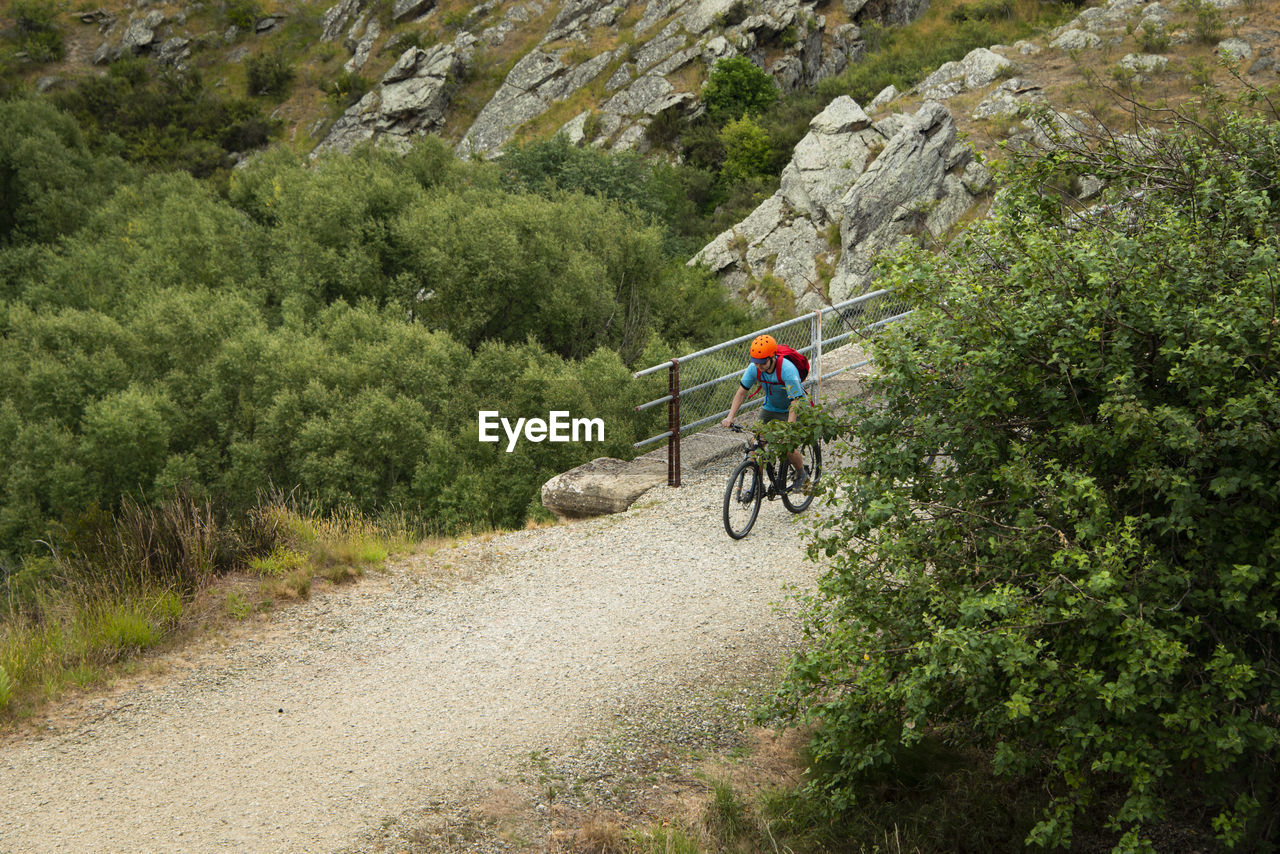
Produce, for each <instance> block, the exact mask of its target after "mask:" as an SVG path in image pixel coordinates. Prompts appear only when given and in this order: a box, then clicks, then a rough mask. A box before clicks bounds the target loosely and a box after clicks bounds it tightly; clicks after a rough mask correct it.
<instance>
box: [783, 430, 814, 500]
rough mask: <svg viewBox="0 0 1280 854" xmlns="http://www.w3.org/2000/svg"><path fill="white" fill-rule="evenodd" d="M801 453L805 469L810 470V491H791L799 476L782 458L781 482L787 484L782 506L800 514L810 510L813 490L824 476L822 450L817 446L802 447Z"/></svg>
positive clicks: (784, 489)
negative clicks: (794, 481) (793, 482)
mask: <svg viewBox="0 0 1280 854" xmlns="http://www.w3.org/2000/svg"><path fill="white" fill-rule="evenodd" d="M799 451H800V459H801V461H802V462H803V463H804V467H805V468H807V469H808V470H809V491H808V492H807V493H806V492H792V491H791V486H792V483H791V482H792V481H793V480H796V479H797V478H798V477H799V475H798V474H797V473H796V471H795V469H793V468H792V467H791V463H789V462H787V458H786V457H783V458H782V465H781V468H782V473H781V480H782V483H783V484H785V486H784V488H783V490H782V506H783V507H786V508H787V509H788V510H790V511H791V512H792V513H799V512H801V511H803V510H807V509H808V508H809V505H810V504H812V503H813V489H814V487H816V486H817V485H818V478H819V477H821V476H822V448H820V447H819V446H818V445H816V444H810V445H804V446H802V447H800V448H799Z"/></svg>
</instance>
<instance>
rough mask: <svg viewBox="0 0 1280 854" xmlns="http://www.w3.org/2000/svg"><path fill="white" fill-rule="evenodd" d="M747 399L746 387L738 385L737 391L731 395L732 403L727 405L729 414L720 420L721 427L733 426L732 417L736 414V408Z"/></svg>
mask: <svg viewBox="0 0 1280 854" xmlns="http://www.w3.org/2000/svg"><path fill="white" fill-rule="evenodd" d="M746 399H747V389H746V387H744V386H741V385H740V386H738V392H737V394H735V395H734V396H733V403H732V404H730V406H729V415H728V417H726V418H725V419H724V420H723V421H721V422H720V424H721V426H723V427H731V426H733V419H734V418H735V417H736V416H737V414H738V408H739V407H741V406H742V402H743V401H744V400H746Z"/></svg>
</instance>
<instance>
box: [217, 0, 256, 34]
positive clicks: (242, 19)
mask: <svg viewBox="0 0 1280 854" xmlns="http://www.w3.org/2000/svg"><path fill="white" fill-rule="evenodd" d="M224 15H225V17H226V20H227V23H228V24H230V25H231V26H233V27H236V28H237V29H240V30H245V31H249V32H252V30H253V28H254V27H255V26H257V23H258V19H259V18H261V17H262V6H260V5H259V4H258V2H257V0H227V2H226V5H225V7H224Z"/></svg>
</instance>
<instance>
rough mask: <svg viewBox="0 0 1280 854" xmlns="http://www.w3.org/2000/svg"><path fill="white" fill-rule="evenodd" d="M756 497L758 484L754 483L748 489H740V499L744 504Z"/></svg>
mask: <svg viewBox="0 0 1280 854" xmlns="http://www.w3.org/2000/svg"><path fill="white" fill-rule="evenodd" d="M755 497H756V485H752V486H750V487H748V488H747V489H742V488H739V489H738V500H739V501H741V502H742V503H743V504H750V503H751V502H752V501H754V500H755Z"/></svg>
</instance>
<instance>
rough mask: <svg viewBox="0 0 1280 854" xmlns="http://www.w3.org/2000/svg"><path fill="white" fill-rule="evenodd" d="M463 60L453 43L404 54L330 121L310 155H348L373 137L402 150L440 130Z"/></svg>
mask: <svg viewBox="0 0 1280 854" xmlns="http://www.w3.org/2000/svg"><path fill="white" fill-rule="evenodd" d="M465 61H466V54H465V51H460V50H459V49H458V48H456V47H455V46H454V45H436V46H435V47H433V48H431V49H430V50H422V49H421V48H416V47H415V48H410V49H409V50H407V51H405V52H404V53H403V54H401V55H400V58H399V59H398V60H396V64H395V65H393V66H391V68H390V70H388V71H387V73H386V74H384V75H383V76H382V81H381V84H380V86H379V87H378V88H377V89H376V90H374V91H372V92H369V93H368V94H366V95H365V96H364V97H363V98H361V99H360V102H359V103H358V104H356V105H355V106H353V107H351V108H350V109H348V110H347V111H346V112H345V113H343V114H342V116H341V117H340V118H339V119H338V121H336V122H335V123H334V125H333V127H332V128H330V130H329V133H328V134H327V135H326V136H325V138H324V139H323V140H322V141H321V143H320V144H319V145H318V146H316V149H315V151H314V152H312V156H313V157H314V156H316V155H318V154H320V153H321V152H324V151H329V150H334V151H342V152H349V151H350V150H351V149H352V148H354V147H355V146H356V145H359V144H360V143H362V142H367V141H369V140H373V139H376V140H380V141H383V142H385V143H388V144H390V145H391V146H392V147H394V148H398V149H406V148H408V147H409V145H410V144H412V138H413V137H415V136H422V135H425V134H429V133H431V132H433V131H437V130H439V129H440V128H441V127H443V126H444V113H445V108H446V107H447V106H448V105H449V98H450V96H451V94H452V88H453V82H452V81H453V80H454V79H455V78H456V77H457V75H458V72H459V71H460V70H461V69H462V67H463V65H464V63H465Z"/></svg>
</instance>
